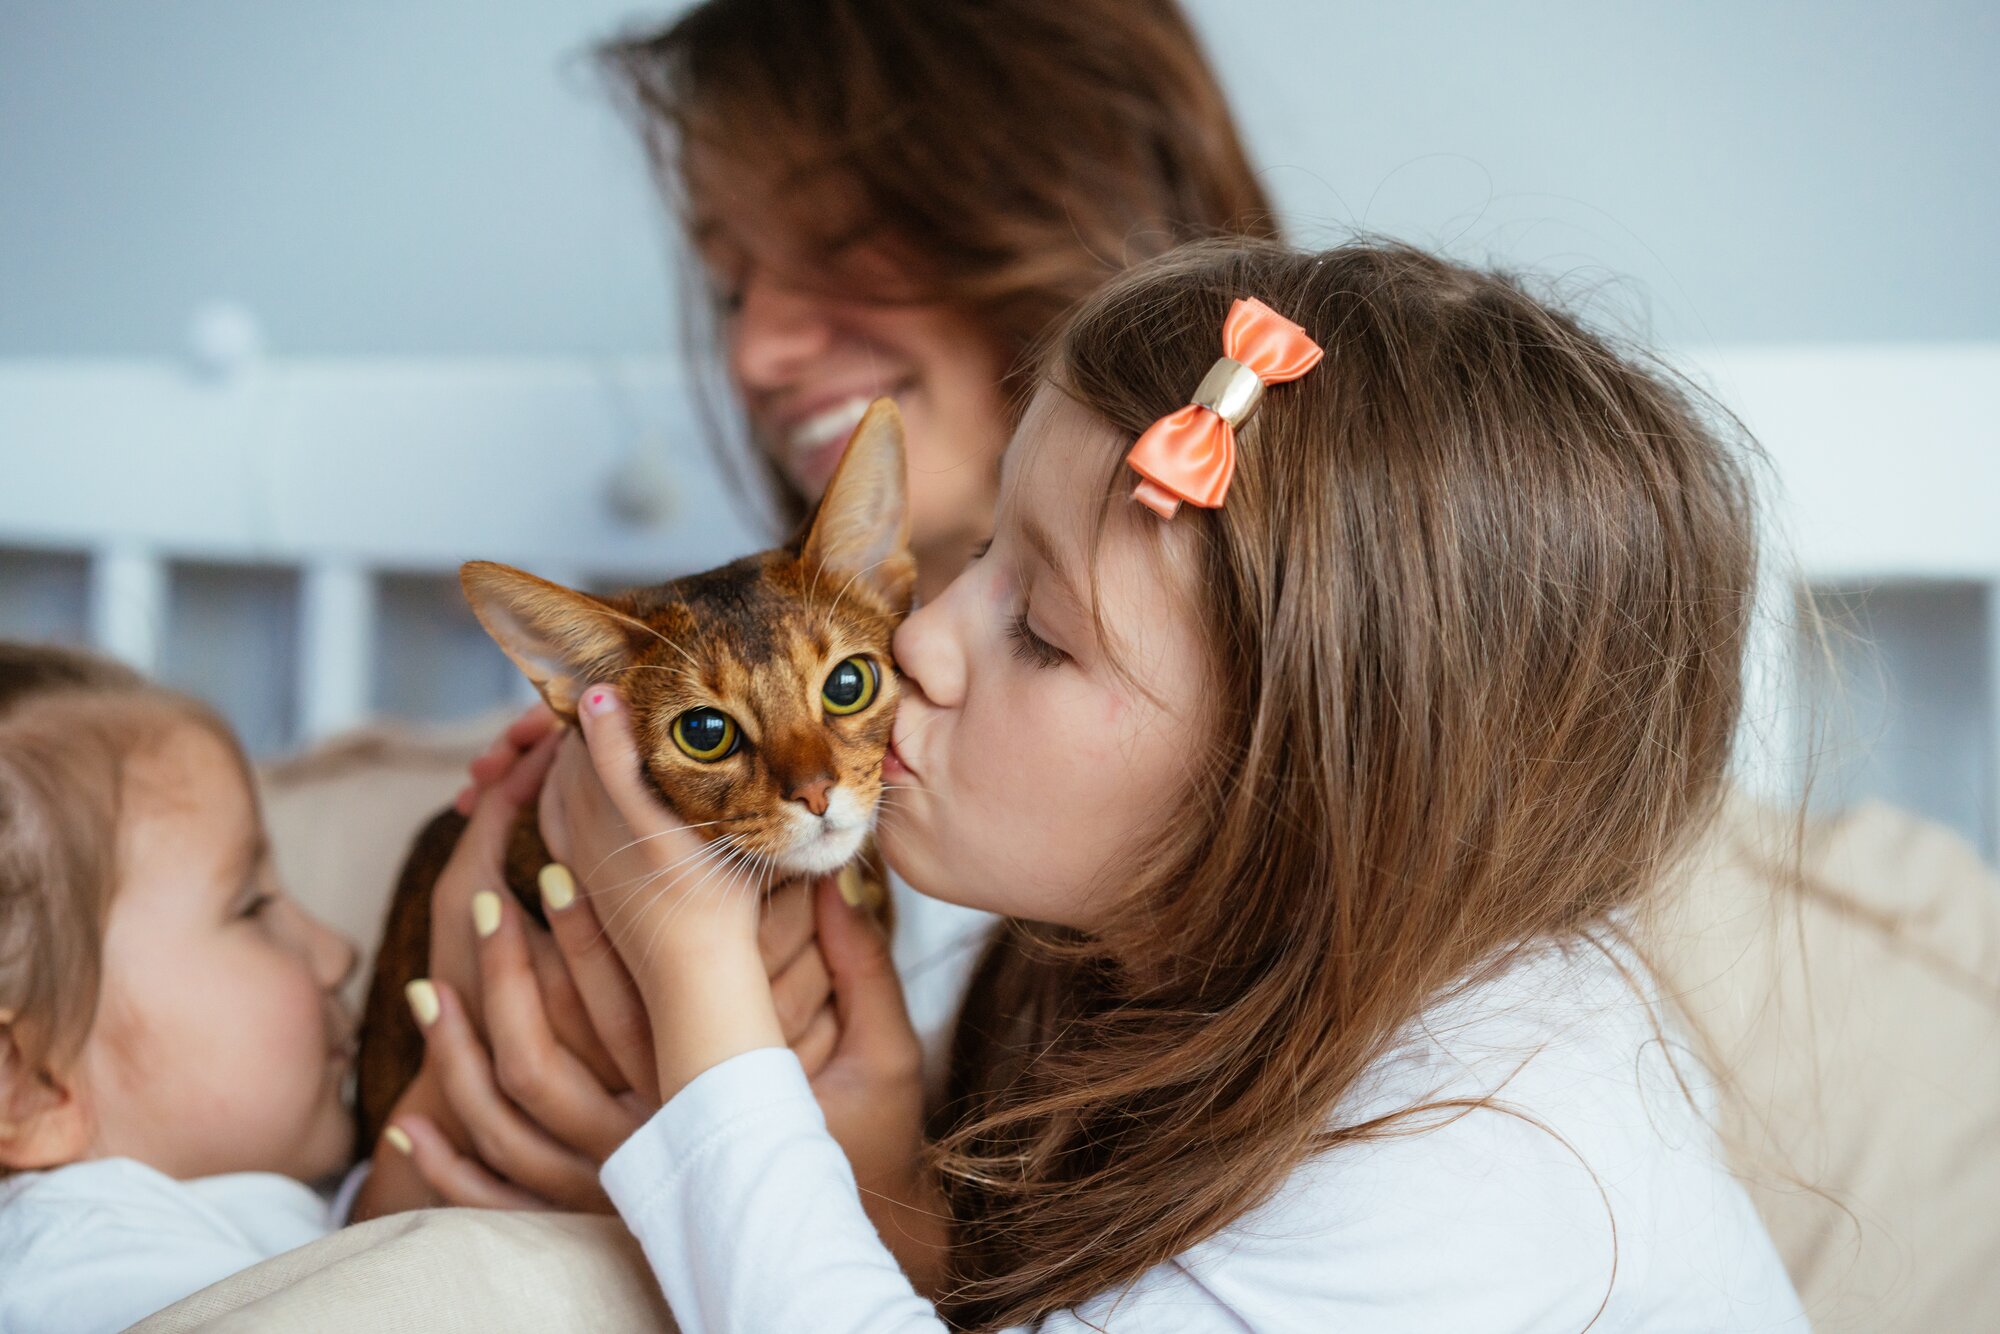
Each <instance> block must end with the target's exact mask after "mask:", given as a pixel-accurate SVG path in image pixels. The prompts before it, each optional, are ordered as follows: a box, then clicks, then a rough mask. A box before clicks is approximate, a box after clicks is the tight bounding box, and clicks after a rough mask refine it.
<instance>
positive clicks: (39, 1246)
mask: <svg viewBox="0 0 2000 1334" xmlns="http://www.w3.org/2000/svg"><path fill="white" fill-rule="evenodd" d="M366 1174H367V1168H366V1164H365V1163H364V1164H363V1165H362V1166H360V1167H358V1168H356V1169H355V1170H354V1171H352V1172H350V1173H349V1174H348V1176H347V1178H346V1180H345V1181H344V1182H343V1183H342V1185H341V1188H340V1191H339V1193H338V1195H337V1196H336V1197H335V1198H334V1200H333V1201H332V1202H331V1203H329V1202H328V1200H327V1199H326V1197H325V1196H323V1195H320V1194H319V1193H317V1192H315V1191H314V1190H313V1189H312V1188H311V1187H309V1186H307V1185H306V1184H305V1183H304V1182H301V1181H295V1180H293V1179H292V1178H290V1177H286V1176H280V1175H278V1174H277V1173H275V1172H234V1173H230V1174H229V1175H226V1176H213V1177H202V1178H199V1179H197V1180H194V1181H176V1180H175V1179H174V1178H172V1177H170V1176H168V1175H167V1174H166V1173H164V1172H160V1171H157V1170H155V1169H153V1168H151V1167H147V1166H146V1165H145V1164H143V1163H138V1162H134V1161H133V1160H132V1159H130V1158H101V1159H94V1160H92V1161H90V1162H82V1163H72V1164H70V1165H69V1166H67V1167H58V1168H55V1169H53V1170H52V1171H47V1172H23V1173H20V1174H18V1175H16V1176H11V1177H7V1178H5V1179H4V1180H0V1334H55V1332H56V1331H61V1334H94V1332H95V1331H104V1334H113V1332H114V1331H117V1330H121V1329H124V1328H125V1327H126V1326H127V1325H130V1324H132V1323H133V1322H134V1321H137V1320H143V1319H144V1318H145V1317H147V1316H149V1315H151V1314H153V1312H155V1311H158V1310H160V1309H162V1308H163V1307H167V1306H171V1305H172V1304H173V1303H175V1302H177V1301H179V1300H180V1299H181V1298H183V1297H185V1296H187V1295H188V1294H189V1293H191V1292H199V1291H200V1290H201V1289H203V1288H205V1287H207V1286H208V1285H209V1284H211V1283H214V1282H216V1281H217V1280H218V1279H223V1278H227V1277H228V1276H229V1275H231V1274H234V1273H237V1272H238V1271H240V1270H244V1269H248V1268H249V1267H250V1266H251V1265H254V1264H256V1263H258V1262H259V1261H261V1260H268V1259H270V1258H271V1257H272V1256H274V1255H280V1254H283V1253H284V1252H286V1251H289V1250H291V1249H292V1248H293V1247H295V1246H303V1245H305V1244H306V1243H307V1242H309V1241H316V1240H318V1239H319V1238H320V1237H323V1236H325V1235H326V1234H327V1233H329V1232H331V1231H333V1229H334V1228H335V1227H336V1226H338V1225H339V1223H340V1221H341V1220H343V1219H345V1218H346V1217H347V1211H348V1209H349V1207H350V1206H351V1205H352V1203H353V1200H354V1194H355V1191H356V1189H357V1188H358V1187H359V1186H360V1184H361V1182H362V1180H363V1179H364V1177H365V1176H366Z"/></svg>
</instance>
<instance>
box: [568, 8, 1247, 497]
mask: <svg viewBox="0 0 2000 1334" xmlns="http://www.w3.org/2000/svg"><path fill="white" fill-rule="evenodd" d="M601 58H602V60H603V61H604V63H605V65H606V67H607V69H608V70H609V72H610V74H611V77H612V80H613V83H614V85H615V86H616V87H617V88H618V89H619V90H620V91H621V92H622V94H623V96H624V100H625V101H626V102H627V103H628V104H629V106H630V108H631V110H632V113H633V116H634V119H635V120H636V121H637V123H638V125H639V126H640V129H641V131H642V133H643V134H644V136H645V141H646V145H647V148H648V151H649V153H650V154H651V156H652V159H653V162H654V166H655V170H656V172H657V174H658V176H659V178H660V180H661V182H662V185H663V186H664V187H665V188H666V190H667V191H668V193H669V194H670V195H671V196H674V197H675V198H676V199H677V200H678V201H679V203H680V205H681V206H682V207H683V209H684V210H685V208H686V206H687V205H688V203H689V200H688V198H687V185H688V182H687V181H686V179H685V170H684V168H685V166H686V154H687V152H688V150H689V149H690V148H691V147H697V146H698V147H700V148H703V149H706V150H708V151H710V152H712V153H713V155H714V157H715V159H716V160H718V161H722V162H726V163H728V164H730V165H731V167H732V168H733V169H740V170H742V171H744V172H745V173H746V174H747V175H748V176H749V177H751V178H754V179H758V180H761V181H764V182H767V183H768V184H769V186H770V188H769V189H768V190H767V191H766V193H767V194H768V195H769V196H770V201H771V204H772V206H773V207H774V208H776V209H777V210H779V211H780V213H781V217H780V218H779V219H778V221H779V226H778V228H777V230H778V231H779V232H781V233H782V234H784V235H786V236H789V237H792V238H795V241H796V253H793V254H790V255H787V256H783V257H781V258H782V259H783V260H784V261H786V262H787V264H788V266H789V272H788V276H790V277H791V278H792V279H793V280H795V281H799V282H804V283H812V282H817V283H822V284H829V285H831V286H833V287H835V288H842V287H843V286H845V287H853V288H855V289H857V290H860V291H863V292H868V293H870V294H872V295H877V296H886V297H892V298H894V299H900V300H907V301H922V302H941V303H944V304H947V305H950V306H952V307H955V308H957V309H958V310H960V311H961V312H962V313H964V314H966V315H968V316H969V317H970V318H971V320H972V321H973V323H974V324H975V325H976V326H978V327H979V328H981V329H983V330H985V331H987V333H988V334H989V335H990V337H991V339H992V341H993V343H994V345H995V346H996V347H997V348H998V349H999V350H1000V351H1001V353H1002V355H1003V357H1004V358H1005V359H1006V360H1007V361H1008V362H1009V364H1010V370H1011V371H1013V372H1018V371H1021V370H1024V369H1025V368H1026V366H1027V364H1028V360H1029V358H1030V356H1031V352H1032V349H1033V347H1034V345H1035V343H1036V342H1037V340H1038V339H1040V338H1041V337H1042V336H1043V335H1044V334H1046V332H1047V330H1048V328H1049V327H1050V326H1051V325H1052V324H1053V323H1054V321H1055V320H1056V319H1057V318H1058V317H1059V316H1060V315H1061V314H1062V313H1063V312H1064V311H1066V310H1067V309H1069V308H1070V307H1071V306H1072V305H1074V304H1075V303H1076V302H1077V301H1079V300H1081V299H1082V298H1083V297H1085V296H1088V295H1089V294H1090V293H1091V292H1093V291H1095V290H1096V289H1097V287H1098V286H1099V285H1100V284H1102V283H1103V282H1104V281H1105V280H1106V279H1107V278H1109V277H1111V276H1112V275H1113V274H1115V273H1117V272H1118V271H1119V270H1120V269H1122V268H1124V267H1125V266H1127V265H1129V264H1131V263H1134V262H1136V261H1138V260H1142V259H1145V258H1148V257H1151V256H1154V255H1158V254H1160V253H1162V252H1164V251H1166V250H1168V249H1170V248H1171V247H1173V246H1174V245H1176V244H1177V243H1180V242H1183V241H1187V240H1189V239H1192V238H1195V237H1201V236H1212V235H1220V234H1240V235H1245V236H1253V237H1266V238H1272V237H1275V236H1276V235H1277V224H1276V222H1275V220H1274V218H1273V215H1272V210H1271V206H1270V202H1269V200H1268V199H1267V198H1266V197H1265V193H1264V190H1263V187H1262V186H1261V185H1260V184H1259V183H1258V181H1257V178H1256V176H1255V175H1254V174H1253V173H1252V171H1251V169H1250V163H1249V158H1248V155H1247V154H1246V153H1245V152H1244V149H1243V144H1242V140H1241V138H1240V137H1239V135H1238V134H1237V130H1236V125H1235V122H1234V121H1233V120H1232V119H1231V117H1230V114H1229V105H1228V102H1227V100H1226V99H1225V98H1224V97H1223V94H1222V89H1221V86H1220V85H1219V84H1218V83H1217V82H1216V79H1215V75H1214V72H1213V71H1212V70H1211V69H1210V68H1209V65H1208V62H1207V60H1206V58H1205V57H1204V56H1203V54H1202V49H1201V44H1200V42H1199V40H1198V39H1197V37H1196V35H1195V33H1194V30H1193V28H1192V27H1191V26H1190V25H1189V23H1188V21H1187V17H1186V16H1185V15H1184V14H1183V13H1182V12H1181V10H1180V7H1179V6H1178V5H1177V4H1175V3H1174V0H983V2H982V3H976V4H970V3H939V2H938V0H707V3H704V4H699V5H696V6H695V7H694V8H692V9H691V10H689V11H688V12H687V13H685V14H683V15H682V16H681V17H680V18H679V19H677V20H676V21H675V22H674V23H673V24H672V25H671V26H670V27H668V28H666V29H665V30H663V31H660V32H657V33H646V34H638V35H633V36H630V37H626V38H622V39H620V40H617V41H614V42H611V43H609V44H607V45H606V46H605V47H604V48H603V49H602V51H601ZM689 221H690V223H691V224H692V222H693V220H692V219H689ZM861 240H866V241H872V242H877V243H879V244H882V245H885V246H886V247H887V248H888V249H889V250H890V251H891V253H893V254H894V256H895V258H896V261H897V264H898V267H899V268H900V269H901V270H903V272H901V273H900V274H899V278H900V279H901V281H902V283H903V284H904V286H903V288H902V290H900V291H897V292H893V293H890V292H884V291H882V289H881V286H880V280H879V278H877V277H873V276H869V277H857V276H853V275H848V274H847V273H846V272H845V269H844V265H843V261H844V260H845V259H846V258H848V257H849V256H850V255H851V254H852V253H853V243H855V242H856V241H861ZM770 480H771V482H772V483H773V485H774V487H775V488H776V490H777V491H778V492H779V494H781V495H782V496H783V497H784V499H785V501H786V504H787V507H788V509H789V510H790V511H791V513H790V515H789V517H790V518H791V519H792V520H794V521H795V520H796V519H797V518H799V517H802V515H803V503H804V502H803V498H802V497H799V496H797V495H795V494H792V493H791V492H790V491H789V490H788V488H787V486H786V484H785V482H784V481H783V479H782V477H779V476H778V475H776V474H775V472H773V473H772V474H771V477H770Z"/></svg>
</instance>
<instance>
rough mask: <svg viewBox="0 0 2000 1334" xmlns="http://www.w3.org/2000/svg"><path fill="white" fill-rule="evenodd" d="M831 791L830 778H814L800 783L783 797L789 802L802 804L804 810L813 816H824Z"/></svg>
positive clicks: (831, 782) (831, 781) (831, 783)
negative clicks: (803, 804) (804, 807)
mask: <svg viewBox="0 0 2000 1334" xmlns="http://www.w3.org/2000/svg"><path fill="white" fill-rule="evenodd" d="M832 791H833V780H832V779H831V778H814V779H811V780H810V781H808V782H804V783H800V784H799V785H798V786H797V787H795V788H793V789H792V790H791V791H790V792H787V793H786V794H785V796H786V798H787V799H788V800H790V801H802V802H804V803H805V806H806V809H807V810H809V811H811V812H812V813H813V814H814V815H825V814H826V799H827V795H828V794H829V793H831V792H832Z"/></svg>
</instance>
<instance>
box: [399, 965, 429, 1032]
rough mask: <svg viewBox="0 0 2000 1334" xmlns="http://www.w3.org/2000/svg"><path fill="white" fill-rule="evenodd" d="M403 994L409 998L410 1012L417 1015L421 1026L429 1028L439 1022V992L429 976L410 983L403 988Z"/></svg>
mask: <svg viewBox="0 0 2000 1334" xmlns="http://www.w3.org/2000/svg"><path fill="white" fill-rule="evenodd" d="M403 995H404V996H405V997H407V998H408V999H409V1002H410V1013H411V1014H414V1015H415V1016H417V1023H418V1024H419V1025H420V1026H421V1027H424V1028H429V1027H430V1026H431V1025H432V1024H434V1023H436V1022H437V1017H438V992H437V988H436V987H434V986H432V985H431V983H430V979H429V978H427V977H420V978H418V979H417V980H416V981H414V982H412V983H410V985H408V986H407V987H404V988H403Z"/></svg>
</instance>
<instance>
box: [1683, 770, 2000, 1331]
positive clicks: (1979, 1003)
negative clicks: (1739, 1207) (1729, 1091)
mask: <svg viewBox="0 0 2000 1334" xmlns="http://www.w3.org/2000/svg"><path fill="white" fill-rule="evenodd" d="M1793 833H1794V831H1793V829H1792V827H1791V822H1789V821H1787V820H1784V819H1782V818H1779V817H1778V816H1776V815H1773V814H1771V813H1769V812H1765V811H1760V810H1758V809H1756V808H1755V807H1753V806H1751V805H1749V804H1748V803H1745V802H1737V803H1734V804H1732V805H1731V807H1730V808H1729V809H1728V810H1727V812H1726V813H1725V816H1724V818H1723V820H1722V822H1721V824H1720V826H1719V827H1718V829H1717V831H1716V836H1715V838H1714V839H1713V840H1712V841H1711V843H1710V844H1709V846H1708V847H1707V848H1706V849H1705V852H1704V855H1703V856H1701V857H1700V858H1698V859H1697V860H1696V861H1695V863H1694V864H1693V865H1692V866H1691V867H1690V871H1689V874H1688V876H1687V879H1686V881H1685V888H1684V890H1683V891H1682V893H1681V894H1680V895H1679V896H1674V897H1670V898H1669V899H1668V904H1669V911H1668V912H1667V913H1666V914H1665V917H1664V920H1663V924H1662V928H1661V930H1660V932H1659V934H1658V936H1657V937H1656V940H1655V944H1656V945H1657V946H1658V947H1659V949H1660V953H1661V954H1662V955H1663V958H1662V960H1661V961H1662V962H1663V964H1664V967H1663V970H1662V971H1663V980H1664V982H1665V983H1666V985H1667V986H1668V988H1669V990H1670V991H1674V992H1678V993H1679V995H1680V996H1681V998H1682V1000H1683V1001H1684V1002H1685V1004H1686V1007H1687V1009H1688V1011H1689V1012H1690V1014H1691V1015H1692V1016H1693V1017H1694V1019H1695V1020H1696V1021H1697V1023H1698V1024H1699V1026H1701V1027H1702V1028H1705V1029H1706V1030H1707V1033H1708V1035H1709V1036H1710V1037H1711V1038H1712V1039H1713V1040H1714V1045H1715V1047H1716V1049H1717V1052H1718V1054H1719V1057H1720V1064H1721V1066H1722V1068H1723V1072H1724V1074H1725V1076H1726V1077H1727V1078H1729V1079H1731V1080H1733V1082H1734V1084H1735V1086H1736V1087H1735V1094H1736V1096H1734V1097H1733V1098H1731V1099H1730V1111H1729V1113H1728V1114H1727V1119H1726V1122H1725V1126H1724V1130H1725V1135H1726V1138H1727V1139H1728V1141H1729V1142H1730V1144H1731V1146H1732V1154H1733V1157H1734V1159H1735V1162H1736V1165H1737V1167H1738V1170H1739V1172H1740V1173H1741V1174H1742V1176H1743V1177H1744V1179H1745V1181H1746V1183H1747V1184H1748V1186H1749V1188H1750V1191H1751V1194H1752V1197H1753V1198H1754V1199H1755V1201H1756V1204H1757V1207H1758V1210H1759V1212H1760V1213H1762V1215H1763V1217H1764V1220H1765V1223H1766V1225H1767V1226H1769V1228H1770V1230H1771V1235H1772V1237H1773V1238H1774V1239H1775V1240H1776V1242H1777V1244H1778V1249H1779V1251H1780V1253H1781V1254H1782V1255H1783V1256H1784V1258H1785V1264H1786V1267H1787V1269H1788V1270H1789V1271H1790V1273H1791V1275H1792V1280H1793V1282H1794V1284H1795V1285H1796V1286H1797V1287H1798V1289H1799V1295H1800V1297H1801V1298H1802V1299H1803V1300H1804V1301H1805V1304H1806V1309H1807V1312H1808V1313H1809V1314H1810V1315H1811V1317H1812V1319H1813V1322H1814V1326H1815V1328H1816V1329H1818V1330H1820V1331H1822V1332H1823V1334H1832V1332H1836V1331H1844V1330H1854V1331H1862V1330H1866V1331H1881V1330H1925V1331H1957V1330H1964V1331H1967V1334H1971V1332H1972V1331H1980V1332H1981V1334H1984V1331H1987V1330H1990V1329H1992V1328H1994V1322H1995V1319H1996V1313H2000V1205H1996V1202H2000V876H1996V875H1995V873H1994V872H1993V870H1992V869H1991V868H1989V867H1987V866H1986V865H1984V864H1983V863H1982V862H1981V861H1980V859H1979V857H1978V855H1977V853H1975V852H1974V851H1973V849H1972V848H1971V847H1969V846H1968V845H1967V844H1966V843H1965V842H1964V841H1963V840H1961V839H1960V838H1959V837H1958V836H1957V835H1955V834H1954V833H1952V832H1951V831H1949V830H1947V829H1944V828H1942V827H1941V826H1938V825H1936V824H1932V823H1930V822H1928V821H1925V820H1921V819H1919V818H1917V817H1916V816H1913V815H1910V814H1908V813H1907V812H1904V811H1899V810H1895V809H1893V808H1890V807H1888V806H1883V805H1879V804H1870V805H1864V806H1862V807H1859V808H1858V809H1856V810H1854V811H1853V812H1851V813H1850V814H1849V815H1847V816H1846V817H1845V818H1843V819H1841V820H1838V821H1836V822H1834V823H1832V824H1830V825H1827V826H1824V827H1821V828H1818V829H1816V830H1815V831H1814V832H1813V834H1812V836H1811V838H1810V841H1809V842H1808V843H1807V844H1806V846H1805V849H1804V853H1805V856H1804V860H1803V863H1800V862H1799V861H1797V860H1796V859H1795V858H1794V854H1793V850H1792V847H1791V843H1792V839H1793ZM1801 865H1803V869H1804V878H1803V883H1802V884H1801V883H1798V882H1797V880H1796V877H1795V875H1794V871H1795V870H1796V869H1797V868H1799V867H1800V866H1801Z"/></svg>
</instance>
